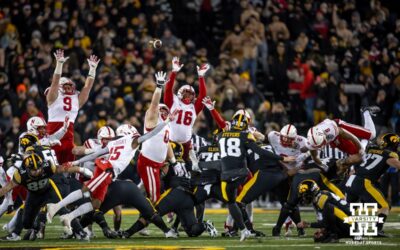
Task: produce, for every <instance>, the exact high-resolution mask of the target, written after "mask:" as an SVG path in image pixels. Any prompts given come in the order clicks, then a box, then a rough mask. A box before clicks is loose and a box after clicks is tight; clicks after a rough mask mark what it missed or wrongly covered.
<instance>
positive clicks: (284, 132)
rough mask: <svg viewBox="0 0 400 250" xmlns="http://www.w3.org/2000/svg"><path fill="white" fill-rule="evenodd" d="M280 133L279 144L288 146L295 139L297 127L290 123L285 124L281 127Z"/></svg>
mask: <svg viewBox="0 0 400 250" xmlns="http://www.w3.org/2000/svg"><path fill="white" fill-rule="evenodd" d="M280 134H281V136H280V137H281V144H282V145H284V146H287V147H288V146H291V145H293V142H294V141H295V140H296V136H297V129H296V127H295V126H294V125H292V124H286V125H285V126H283V128H282V129H281V132H280Z"/></svg>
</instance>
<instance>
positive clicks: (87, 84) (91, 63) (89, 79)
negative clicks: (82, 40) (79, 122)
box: [79, 55, 100, 108]
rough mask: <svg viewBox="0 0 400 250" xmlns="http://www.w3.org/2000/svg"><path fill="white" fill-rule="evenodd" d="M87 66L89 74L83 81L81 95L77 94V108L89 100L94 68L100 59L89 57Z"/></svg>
mask: <svg viewBox="0 0 400 250" xmlns="http://www.w3.org/2000/svg"><path fill="white" fill-rule="evenodd" d="M87 61H88V64H89V67H90V69H89V73H88V76H87V78H86V81H85V86H83V88H82V90H81V93H80V94H79V107H80V108H81V107H82V106H83V105H85V103H86V102H87V100H88V99H89V94H90V90H91V89H92V87H93V83H94V78H95V77H96V68H97V66H98V65H99V62H100V59H98V58H97V56H95V55H91V56H90V58H89V59H87Z"/></svg>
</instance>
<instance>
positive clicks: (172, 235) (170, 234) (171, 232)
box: [165, 229, 178, 238]
mask: <svg viewBox="0 0 400 250" xmlns="http://www.w3.org/2000/svg"><path fill="white" fill-rule="evenodd" d="M165 238H178V234H177V233H176V232H175V230H173V229H170V230H169V231H168V232H166V233H165Z"/></svg>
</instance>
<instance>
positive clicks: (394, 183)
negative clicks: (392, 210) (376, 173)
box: [380, 172, 399, 206]
mask: <svg viewBox="0 0 400 250" xmlns="http://www.w3.org/2000/svg"><path fill="white" fill-rule="evenodd" d="M380 184H381V187H382V191H383V194H384V195H385V197H387V198H388V196H389V194H388V192H389V186H391V187H392V195H391V204H392V206H396V205H397V204H399V172H395V173H385V174H383V176H382V177H381V181H380Z"/></svg>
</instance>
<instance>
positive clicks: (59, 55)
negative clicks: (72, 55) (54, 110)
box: [46, 49, 69, 106]
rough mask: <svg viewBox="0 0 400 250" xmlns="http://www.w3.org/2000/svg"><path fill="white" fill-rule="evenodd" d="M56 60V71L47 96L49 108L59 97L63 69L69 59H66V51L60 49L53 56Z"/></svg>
mask: <svg viewBox="0 0 400 250" xmlns="http://www.w3.org/2000/svg"><path fill="white" fill-rule="evenodd" d="M53 55H54V57H55V58H56V68H55V70H54V74H53V79H52V81H51V85H50V88H49V92H48V93H47V95H46V100H47V106H50V105H51V104H53V102H54V101H55V100H56V99H57V97H58V88H59V85H60V79H61V74H62V68H63V65H64V63H65V62H66V61H67V60H68V58H69V57H64V50H62V49H59V50H57V51H56V53H54V54H53Z"/></svg>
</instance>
